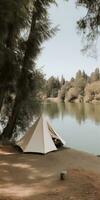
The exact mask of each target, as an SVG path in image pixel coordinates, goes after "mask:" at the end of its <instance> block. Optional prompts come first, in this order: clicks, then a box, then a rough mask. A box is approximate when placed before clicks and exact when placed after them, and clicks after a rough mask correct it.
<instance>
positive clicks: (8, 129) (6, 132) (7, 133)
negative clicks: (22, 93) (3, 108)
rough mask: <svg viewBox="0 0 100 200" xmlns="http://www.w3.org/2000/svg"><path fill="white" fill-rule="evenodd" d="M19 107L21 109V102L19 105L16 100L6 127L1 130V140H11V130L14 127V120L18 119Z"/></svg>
mask: <svg viewBox="0 0 100 200" xmlns="http://www.w3.org/2000/svg"><path fill="white" fill-rule="evenodd" d="M20 107H21V102H20V103H19V99H18V98H16V100H15V104H14V107H13V111H12V114H11V116H10V117H9V120H8V123H7V126H6V127H5V128H4V130H3V133H2V140H4V139H6V140H10V139H11V138H12V134H13V130H14V128H15V125H16V120H17V118H18V114H19V110H20Z"/></svg>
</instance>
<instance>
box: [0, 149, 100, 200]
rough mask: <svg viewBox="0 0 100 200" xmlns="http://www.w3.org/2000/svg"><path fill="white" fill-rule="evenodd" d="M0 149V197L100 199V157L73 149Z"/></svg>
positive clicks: (5, 198) (8, 198) (29, 199)
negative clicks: (28, 151) (40, 152)
mask: <svg viewBox="0 0 100 200" xmlns="http://www.w3.org/2000/svg"><path fill="white" fill-rule="evenodd" d="M0 149H1V150H0V200H10V199H14V200H17V199H18V200H42V199H44V198H45V200H51V199H52V200H100V158H98V157H96V156H93V155H90V154H87V153H83V152H79V151H75V150H72V149H63V150H61V151H57V152H52V153H49V154H46V155H38V154H20V153H16V151H15V152H14V149H13V148H12V147H6V148H0ZM62 170H67V176H66V180H64V181H61V180H60V178H59V177H60V172H61V171H62Z"/></svg>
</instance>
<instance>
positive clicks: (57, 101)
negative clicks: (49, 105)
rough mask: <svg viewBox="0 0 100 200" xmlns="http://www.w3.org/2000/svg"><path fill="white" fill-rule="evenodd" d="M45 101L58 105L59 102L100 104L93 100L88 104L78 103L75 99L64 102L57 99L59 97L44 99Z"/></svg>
mask: <svg viewBox="0 0 100 200" xmlns="http://www.w3.org/2000/svg"><path fill="white" fill-rule="evenodd" d="M45 100H46V101H51V102H55V103H59V102H68V103H92V104H100V101H97V100H93V101H89V102H84V101H82V102H79V100H78V99H75V100H74V101H66V100H64V101H63V100H61V99H59V97H49V98H46V99H45Z"/></svg>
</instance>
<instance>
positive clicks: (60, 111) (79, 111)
mask: <svg viewBox="0 0 100 200" xmlns="http://www.w3.org/2000/svg"><path fill="white" fill-rule="evenodd" d="M43 112H44V113H45V115H47V116H48V117H49V119H50V121H51V123H52V125H53V127H54V128H55V130H56V131H57V132H58V133H59V134H60V135H61V137H62V138H63V139H64V140H65V141H66V146H67V147H71V148H74V149H77V150H82V151H85V152H89V153H92V154H94V155H100V105H99V104H84V103H62V102H59V103H55V102H49V101H48V102H45V103H44V104H43Z"/></svg>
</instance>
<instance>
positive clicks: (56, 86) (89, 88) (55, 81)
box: [45, 68, 100, 102]
mask: <svg viewBox="0 0 100 200" xmlns="http://www.w3.org/2000/svg"><path fill="white" fill-rule="evenodd" d="M45 95H46V98H50V97H52V98H54V97H58V98H59V100H63V101H69V102H73V101H77V102H82V101H84V102H98V101H100V71H99V68H96V69H95V71H94V72H92V73H91V74H90V76H88V75H87V74H86V73H85V71H81V70H79V71H78V72H77V73H76V75H75V78H73V77H72V78H71V80H70V81H67V80H65V78H64V77H63V76H62V77H61V79H59V78H58V77H57V78H55V77H53V76H51V77H50V78H49V79H48V80H47V81H46V86H45Z"/></svg>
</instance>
